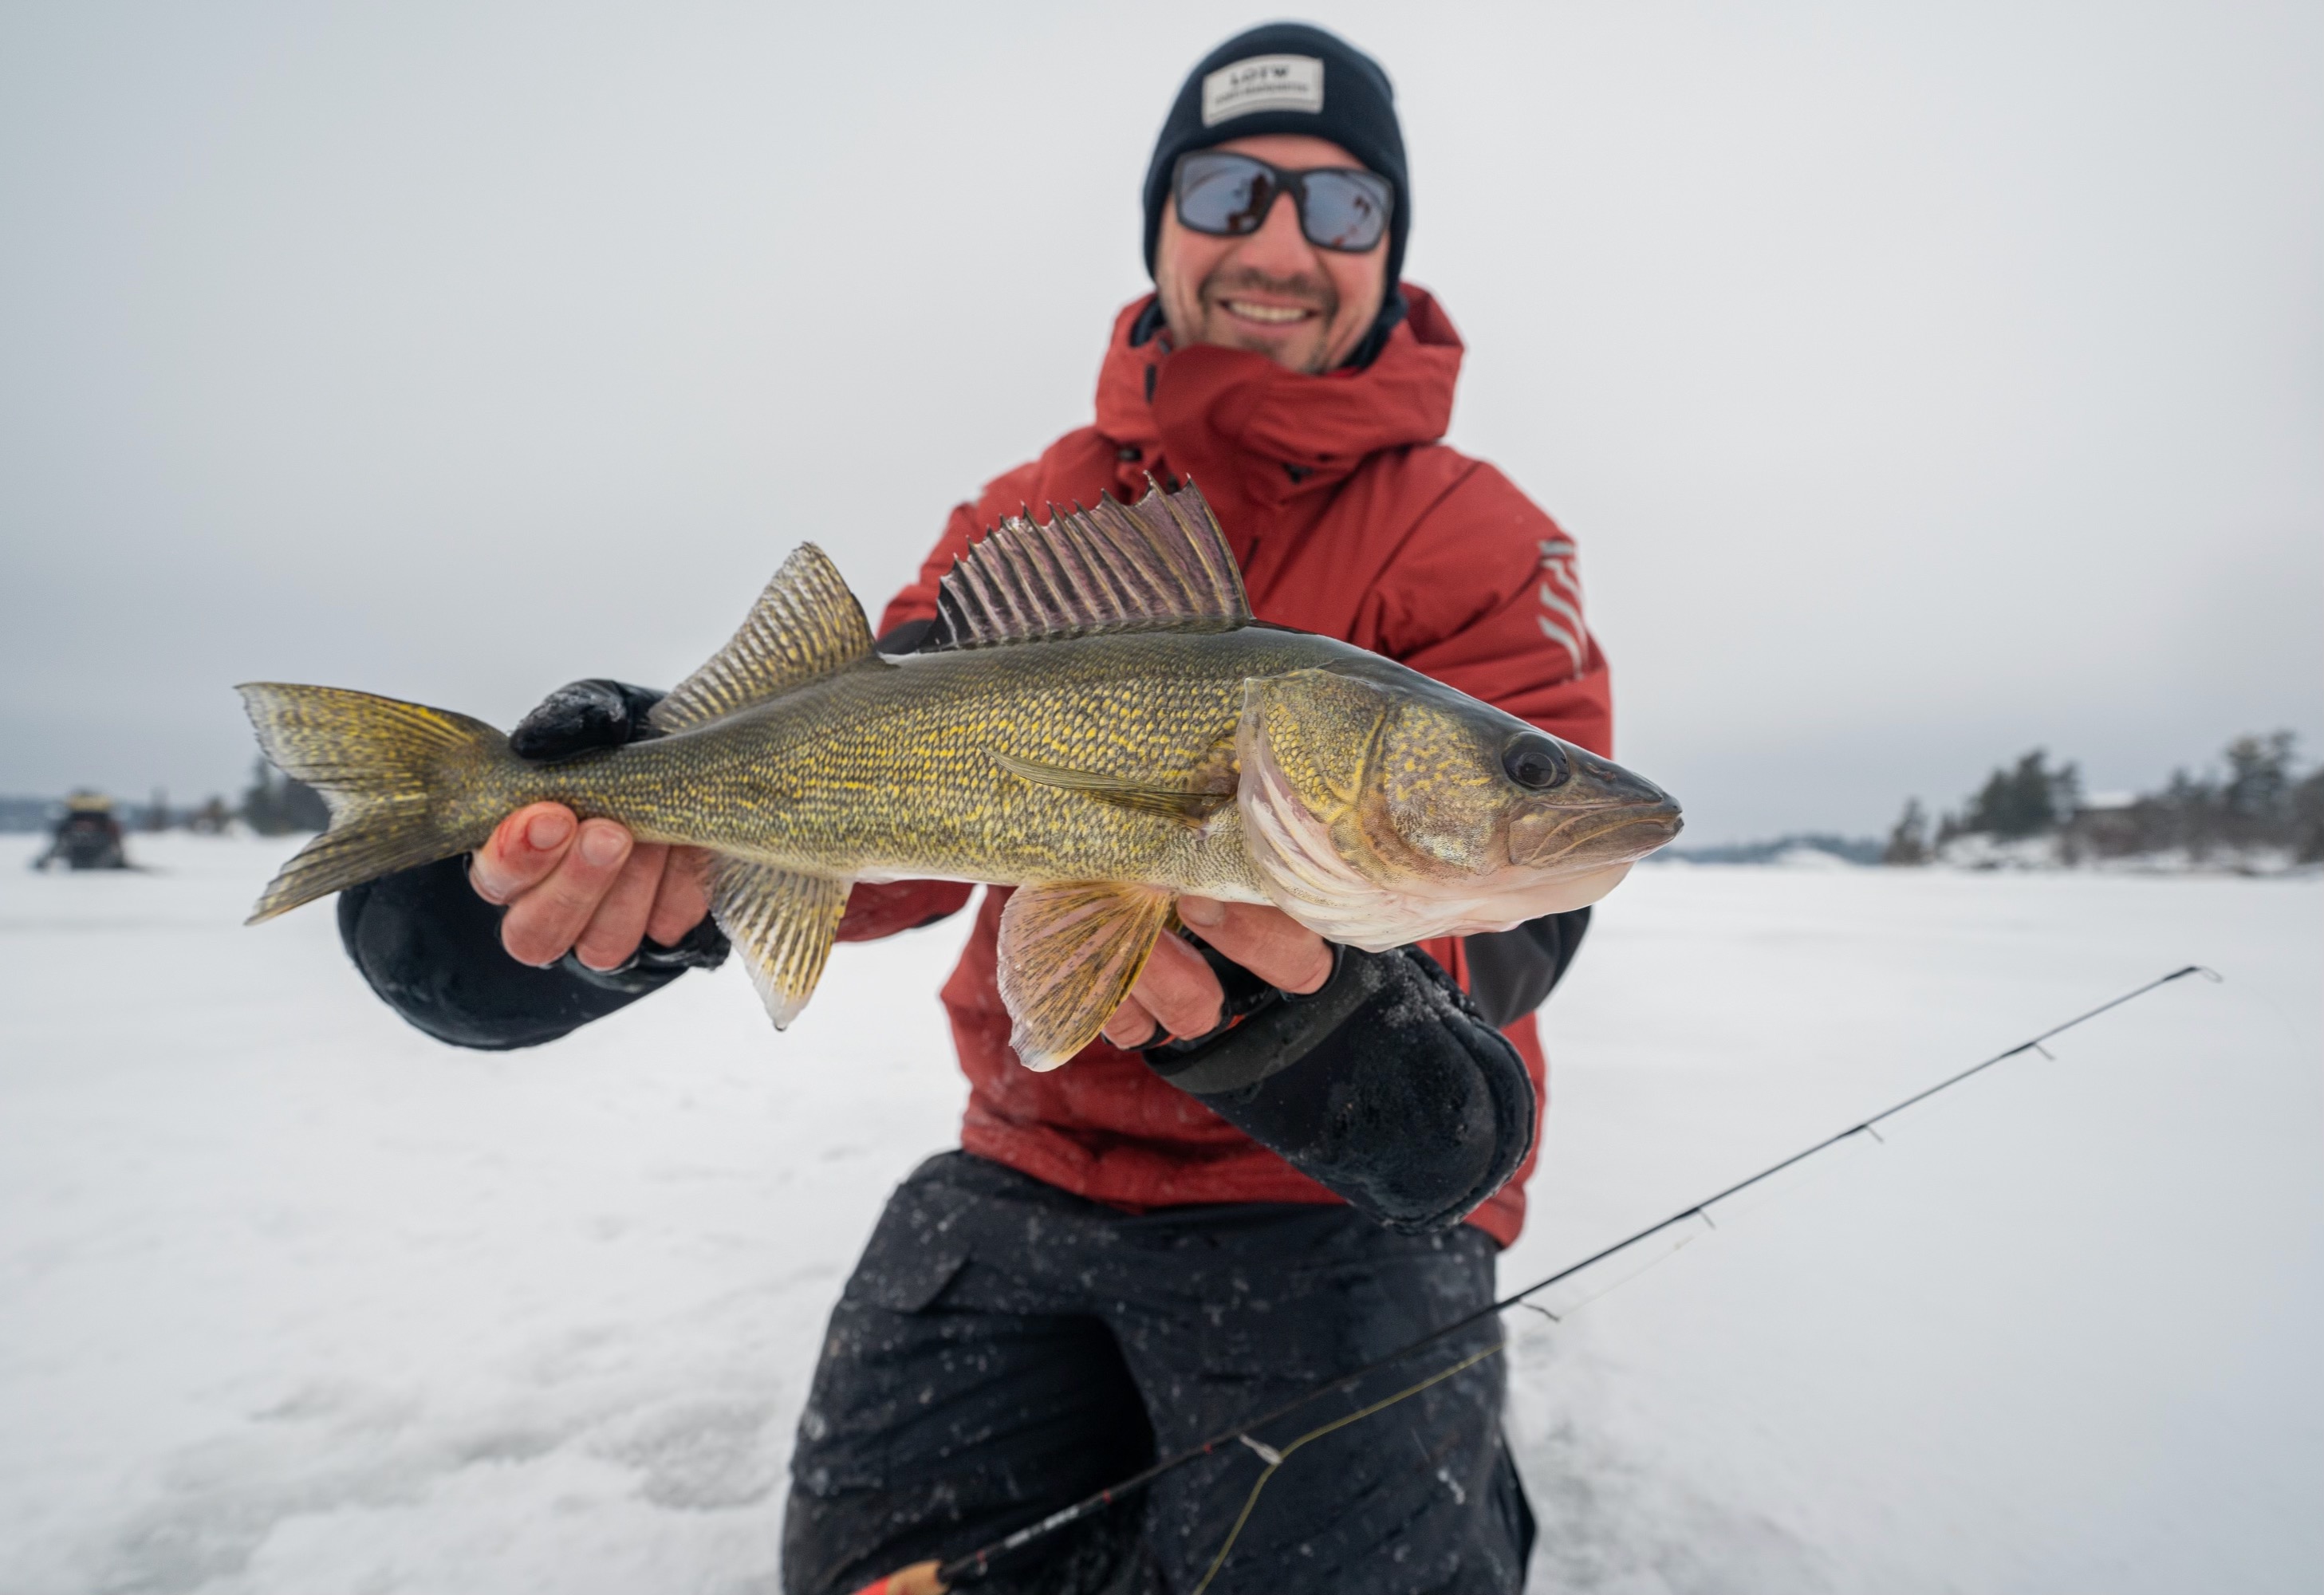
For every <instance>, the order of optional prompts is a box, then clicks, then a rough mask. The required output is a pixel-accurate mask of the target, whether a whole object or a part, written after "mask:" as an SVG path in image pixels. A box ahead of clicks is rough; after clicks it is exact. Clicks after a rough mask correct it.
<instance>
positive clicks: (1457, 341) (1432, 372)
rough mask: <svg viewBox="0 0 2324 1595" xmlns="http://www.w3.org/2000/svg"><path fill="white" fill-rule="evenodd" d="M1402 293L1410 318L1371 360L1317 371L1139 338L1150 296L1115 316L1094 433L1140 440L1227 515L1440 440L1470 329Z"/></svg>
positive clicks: (1126, 441) (1156, 468) (1418, 294)
mask: <svg viewBox="0 0 2324 1595" xmlns="http://www.w3.org/2000/svg"><path fill="white" fill-rule="evenodd" d="M1404 297H1405V300H1406V307H1407V309H1406V315H1405V318H1404V319H1403V320H1402V321H1401V322H1399V323H1398V324H1397V326H1396V327H1394V328H1393V329H1392V330H1391V331H1390V332H1389V333H1388V339H1387V342H1386V344H1385V346H1383V347H1382V348H1381V350H1380V352H1379V355H1378V357H1377V358H1375V359H1374V360H1373V361H1372V362H1371V364H1369V365H1367V366H1365V367H1363V368H1362V369H1360V370H1357V369H1351V368H1342V369H1341V370H1339V371H1333V372H1328V373H1324V374H1323V375H1322V376H1308V375H1305V374H1304V373H1299V372H1294V371H1286V370H1285V369H1284V368H1283V367H1282V366H1280V365H1277V364H1275V362H1274V361H1272V360H1269V359H1268V358H1267V356H1265V355H1256V354H1252V353H1250V352H1249V351H1248V350H1242V349H1221V348H1213V347H1211V346H1207V345H1205V346H1198V347H1195V348H1192V349H1179V350H1176V351H1174V350H1172V349H1171V348H1170V347H1169V338H1168V335H1167V333H1158V334H1156V335H1155V336H1154V337H1150V338H1148V340H1147V341H1146V342H1144V343H1143V344H1133V343H1132V342H1131V341H1130V339H1131V337H1132V336H1133V334H1134V332H1135V331H1136V330H1138V328H1139V318H1140V317H1141V316H1142V315H1144V314H1145V312H1146V310H1147V307H1148V306H1149V305H1150V304H1152V303H1153V296H1152V295H1151V294H1149V295H1148V296H1147V297H1146V298H1144V299H1142V300H1139V301H1138V302H1137V303H1135V304H1132V305H1130V306H1129V307H1127V308H1126V309H1123V310H1122V312H1121V314H1120V315H1119V316H1118V317H1116V318H1114V324H1113V337H1112V341H1111V343H1110V344H1109V345H1108V346H1107V348H1106V356H1105V364H1104V366H1103V367H1102V370H1101V371H1100V372H1099V374H1098V384H1097V417H1096V419H1097V429H1098V430H1099V431H1100V432H1101V433H1102V434H1104V435H1105V436H1106V437H1107V438H1111V439H1112V440H1113V441H1114V442H1115V443H1116V444H1117V445H1120V446H1122V447H1135V448H1136V449H1137V450H1138V451H1139V469H1141V470H1145V471H1151V472H1157V474H1158V473H1159V472H1162V471H1167V472H1170V473H1173V474H1176V475H1192V476H1193V477H1194V478H1195V480H1196V481H1197V482H1199V483H1200V484H1201V485H1202V488H1203V492H1204V493H1206V494H1208V495H1209V496H1210V497H1211V498H1212V499H1213V502H1220V503H1221V505H1222V510H1223V509H1224V508H1225V505H1226V504H1227V503H1238V504H1239V507H1241V508H1244V509H1246V510H1264V509H1267V508H1272V507H1274V506H1277V505H1280V504H1282V503H1284V502H1286V501H1287V500H1288V499H1290V498H1292V497H1294V496H1297V495H1303V494H1305V493H1309V492H1314V491H1318V490H1321V489H1323V488H1324V487H1328V486H1330V485H1332V484H1335V483H1338V482H1340V481H1342V480H1344V479H1345V478H1346V476H1347V475H1349V473H1351V472H1352V471H1353V470H1354V469H1355V468H1356V467H1357V466H1359V465H1360V464H1361V463H1362V462H1363V460H1364V459H1365V457H1366V456H1369V455H1374V454H1378V453H1379V452H1380V451H1381V450H1383V449H1388V448H1400V447H1408V446H1410V445H1413V444H1418V443H1433V442H1434V441H1435V440H1436V439H1437V438H1441V437H1443V435H1444V430H1445V428H1446V427H1447V426H1448V425H1449V424H1450V423H1451V421H1452V391H1453V386H1454V384H1455V383H1456V382H1457V381H1458V379H1459V377H1460V373H1461V355H1462V345H1461V336H1460V334H1459V333H1457V332H1455V331H1454V330H1453V328H1452V319H1451V318H1449V317H1448V316H1446V315H1445V313H1444V311H1443V309H1442V308H1441V307H1439V306H1438V304H1437V303H1436V300H1435V299H1434V297H1433V296H1432V295H1430V294H1429V293H1428V292H1427V291H1426V290H1422V289H1418V288H1415V287H1413V286H1412V285H1410V284H1409V283H1406V285H1405V286H1404ZM1222 521H1226V517H1225V516H1224V514H1223V513H1222ZM1226 523H1227V524H1228V526H1229V527H1230V530H1231V529H1232V528H1233V526H1234V522H1233V521H1226Z"/></svg>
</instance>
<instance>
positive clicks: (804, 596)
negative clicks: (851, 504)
mask: <svg viewBox="0 0 2324 1595" xmlns="http://www.w3.org/2000/svg"><path fill="white" fill-rule="evenodd" d="M870 652H871V627H870V626H867V625H865V624H864V623H863V606H862V604H858V603H857V602H855V595H854V594H853V593H851V592H849V591H848V590H847V582H846V579H845V578H844V577H843V576H841V575H840V574H839V567H837V566H835V565H834V564H832V562H831V557H830V556H829V555H827V554H825V552H824V551H823V550H822V549H818V548H816V546H815V545H814V544H813V543H801V544H800V545H799V546H798V548H796V549H792V550H791V557H790V558H788V559H786V560H784V561H783V567H782V568H781V569H780V570H779V571H777V572H775V579H774V580H772V581H770V582H769V583H768V584H767V590H766V591H765V592H763V593H761V594H760V595H759V601H758V602H757V603H756V604H752V606H751V616H750V618H749V619H748V620H746V621H744V622H742V630H741V631H739V632H735V633H734V636H733V641H730V642H728V643H727V644H726V646H725V647H724V648H722V649H720V650H718V651H717V652H716V653H715V654H713V655H711V656H710V662H709V663H708V664H705V665H704V666H703V667H702V668H700V669H698V670H696V671H695V673H694V674H693V675H691V676H688V677H687V678H686V679H685V680H683V681H681V682H679V683H678V686H677V687H676V688H675V689H674V690H673V691H672V692H671V693H670V695H669V696H668V697H666V698H664V699H662V700H661V702H659V704H656V705H654V709H653V716H652V718H653V723H654V724H656V725H657V726H659V727H660V728H661V729H662V730H664V731H684V730H685V729H686V728H687V727H688V726H690V725H700V724H703V723H704V722H705V721H708V720H715V719H717V718H719V717H720V716H721V715H732V714H733V713H734V711H736V710H737V709H746V708H748V707H750V706H751V705H752V704H755V703H760V702H762V701H764V700H765V699H767V698H770V697H773V696H776V695H778V694H779V693H783V692H788V690H790V689H791V688H792V687H797V686H798V684H799V683H800V682H802V681H812V680H814V679H815V678H816V677H818V676H827V675H829V674H830V673H831V672H832V671H834V670H837V669H841V668H844V667H846V666H848V665H851V664H853V663H854V662H855V661H856V660H857V659H862V657H863V656H864V655H865V654H867V653H870Z"/></svg>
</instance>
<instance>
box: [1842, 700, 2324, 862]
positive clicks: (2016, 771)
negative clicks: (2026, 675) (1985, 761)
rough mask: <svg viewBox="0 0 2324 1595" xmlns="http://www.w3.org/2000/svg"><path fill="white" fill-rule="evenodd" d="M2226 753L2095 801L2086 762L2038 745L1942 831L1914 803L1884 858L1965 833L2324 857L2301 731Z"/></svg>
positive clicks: (2144, 848) (2323, 833)
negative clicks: (2146, 787)
mask: <svg viewBox="0 0 2324 1595" xmlns="http://www.w3.org/2000/svg"><path fill="white" fill-rule="evenodd" d="M2222 757H2223V759H2224V761H2225V766H2226V768H2225V769H2224V770H2215V771H2212V772H2210V773H2207V774H2204V775H2200V776H2196V775H2190V774H2189V773H2188V772H2187V771H2186V770H2183V769H2181V770H2173V771H2172V775H2171V779H2170V781H2169V783H2168V784H2167V785H2165V786H2164V787H2163V789H2162V790H2161V791H2159V792H2144V793H2141V794H2139V795H2138V796H2137V797H2135V798H2130V799H2128V800H2127V801H2123V802H2107V803H2092V802H2090V801H2089V800H2088V799H2086V798H2085V797H2084V796H2083V793H2082V782H2081V772H2080V770H2079V769H2078V768H2077V767H2076V766H2074V765H2072V764H2064V765H2059V766H2056V767H2052V765H2051V763H2050V759H2049V753H2048V751H2046V750H2044V749H2041V748H2036V749H2034V750H2033V751H2032V752H2030V753H2027V754H2025V755H2024V757H2023V758H2021V759H2019V760H2018V761H2017V762H2016V764H2015V765H2014V766H2011V767H2008V768H2005V769H1999V770H1995V771H1994V772H1993V773H1992V774H1991V775H1989V776H1987V778H1986V781H1985V785H1984V786H1982V787H1980V788H1978V790H1977V792H1976V793H1975V795H1974V796H1972V797H1971V798H1969V801H1968V802H1967V803H1966V804H1964V805H1963V806H1962V807H1961V810H1960V812H1959V813H1958V814H1946V815H1944V816H1941V818H1940V819H1939V820H1938V821H1937V824H1936V827H1935V832H1934V834H1933V835H1932V834H1931V831H1930V826H1929V816H1928V814H1927V812H1926V811H1925V810H1924V809H1923V808H1922V807H1921V802H1920V799H1919V798H1914V799H1912V800H1911V801H1909V802H1907V803H1906V804H1905V805H1904V815H1903V816H1902V817H1901V818H1899V819H1898V820H1897V822H1896V825H1895V829H1894V830H1892V831H1890V832H1889V834H1888V842H1887V845H1886V847H1885V848H1884V849H1883V850H1882V852H1881V862H1883V863H1888V864H1921V863H1926V862H1929V861H1930V860H1931V859H1932V858H1933V857H1935V856H1936V855H1937V854H1938V853H1941V852H1942V851H1943V849H1944V848H1945V846H1946V845H1947V844H1949V843H1951V842H1953V841H1955V840H1956V839H1957V838H1960V837H1964V836H1989V837H1992V838H1994V839H1995V840H1997V841H2002V842H2009V841H2018V840H2022V839H2024V838H2025V837H2029V836H2052V837H2055V838H2056V839H2057V846H2058V853H2059V857H2060V860H2061V862H2066V863H2077V862H2081V861H2082V860H2084V859H2089V858H2101V859H2104V858H2136V857H2141V856H2145V855H2150V854H2158V853H2181V854H2183V855H2184V856H2186V857H2187V858H2189V859H2190V860H2193V861H2196V862H2202V861H2205V860H2208V859H2211V858H2215V857H2218V856H2219V855H2221V854H2226V853H2245V852H2250V851H2254V850H2259V849H2282V850H2283V851H2284V852H2286V853H2290V855H2291V856H2292V859H2293V860H2294V861H2296V862H2301V863H2314V862H2319V861H2324V766H2319V768H2318V769H2316V770H2310V772H2309V773H2308V774H2307V775H2306V776H2305V777H2301V776H2300V775H2298V774H2297V773H2296V766H2297V763H2298V758H2297V751H2296V743H2295V742H2294V739H2293V737H2292V733H2290V732H2288V731H2279V732H2276V733H2273V735H2269V736H2239V737H2237V738H2236V740H2235V741H2233V742H2229V743H2228V744H2227V751H2226V752H2225V753H2224V754H2223V755H2222Z"/></svg>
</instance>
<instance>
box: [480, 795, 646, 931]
mask: <svg viewBox="0 0 2324 1595" xmlns="http://www.w3.org/2000/svg"><path fill="white" fill-rule="evenodd" d="M630 847H631V841H630V834H629V832H628V831H626V830H624V829H623V828H622V826H620V825H615V824H614V823H613V821H611V820H586V821H584V822H583V823H582V825H581V828H580V830H579V831H578V832H577V833H576V834H575V836H574V840H573V845H572V847H571V848H570V849H569V850H568V851H567V853H566V855H565V857H564V858H563V859H562V860H561V861H559V862H558V866H557V868H556V869H554V870H553V871H550V872H549V879H548V880H544V881H542V882H541V883H540V884H539V885H538V886H536V887H534V888H533V889H532V890H530V891H528V892H526V893H525V894H524V895H523V896H522V897H521V898H518V899H516V900H515V901H514V902H513V903H511V904H510V905H509V911H508V913H507V915H506V916H505V917H503V918H502V920H501V945H503V946H504V947H506V948H507V949H508V951H509V956H510V957H512V958H514V959H515V960H516V961H517V962H518V963H530V964H533V965H535V966H537V967H538V966H544V965H547V964H551V963H556V962H557V961H558V959H559V958H562V957H563V956H564V955H565V954H566V951H567V949H568V948H569V947H571V946H572V945H573V944H574V943H575V942H576V940H578V939H579V937H580V935H581V932H582V930H583V929H584V928H585V927H586V926H587V925H588V923H589V920H590V917H592V916H593V915H595V913H596V911H597V905H598V904H599V903H601V902H603V901H604V899H605V894H606V893H607V892H608V891H611V890H613V882H614V881H615V880H617V879H619V878H620V876H621V873H622V865H623V864H624V863H626V862H628V861H629V856H630Z"/></svg>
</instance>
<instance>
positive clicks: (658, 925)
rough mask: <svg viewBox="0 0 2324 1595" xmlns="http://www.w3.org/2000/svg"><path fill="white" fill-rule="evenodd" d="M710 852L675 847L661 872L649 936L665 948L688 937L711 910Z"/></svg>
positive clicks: (647, 927) (648, 921)
mask: <svg viewBox="0 0 2324 1595" xmlns="http://www.w3.org/2000/svg"><path fill="white" fill-rule="evenodd" d="M709 866H710V855H709V854H708V853H705V852H703V851H702V850H701V849H700V848H698V847H673V848H671V849H670V850H669V866H668V867H667V868H665V869H664V870H663V871H662V872H661V888H660V890H658V891H656V892H655V893H654V901H653V912H652V914H651V915H650V916H649V917H647V919H646V935H647V936H650V937H652V938H653V939H654V940H655V941H656V942H658V943H659V944H660V945H663V946H665V947H674V946H676V945H678V943H679V942H681V941H683V940H685V939H686V933H687V931H689V930H692V929H693V928H694V927H696V926H697V925H699V924H701V923H702V920H703V917H704V916H705V915H706V914H708V913H709V912H710V888H709V880H708V871H709Z"/></svg>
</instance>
